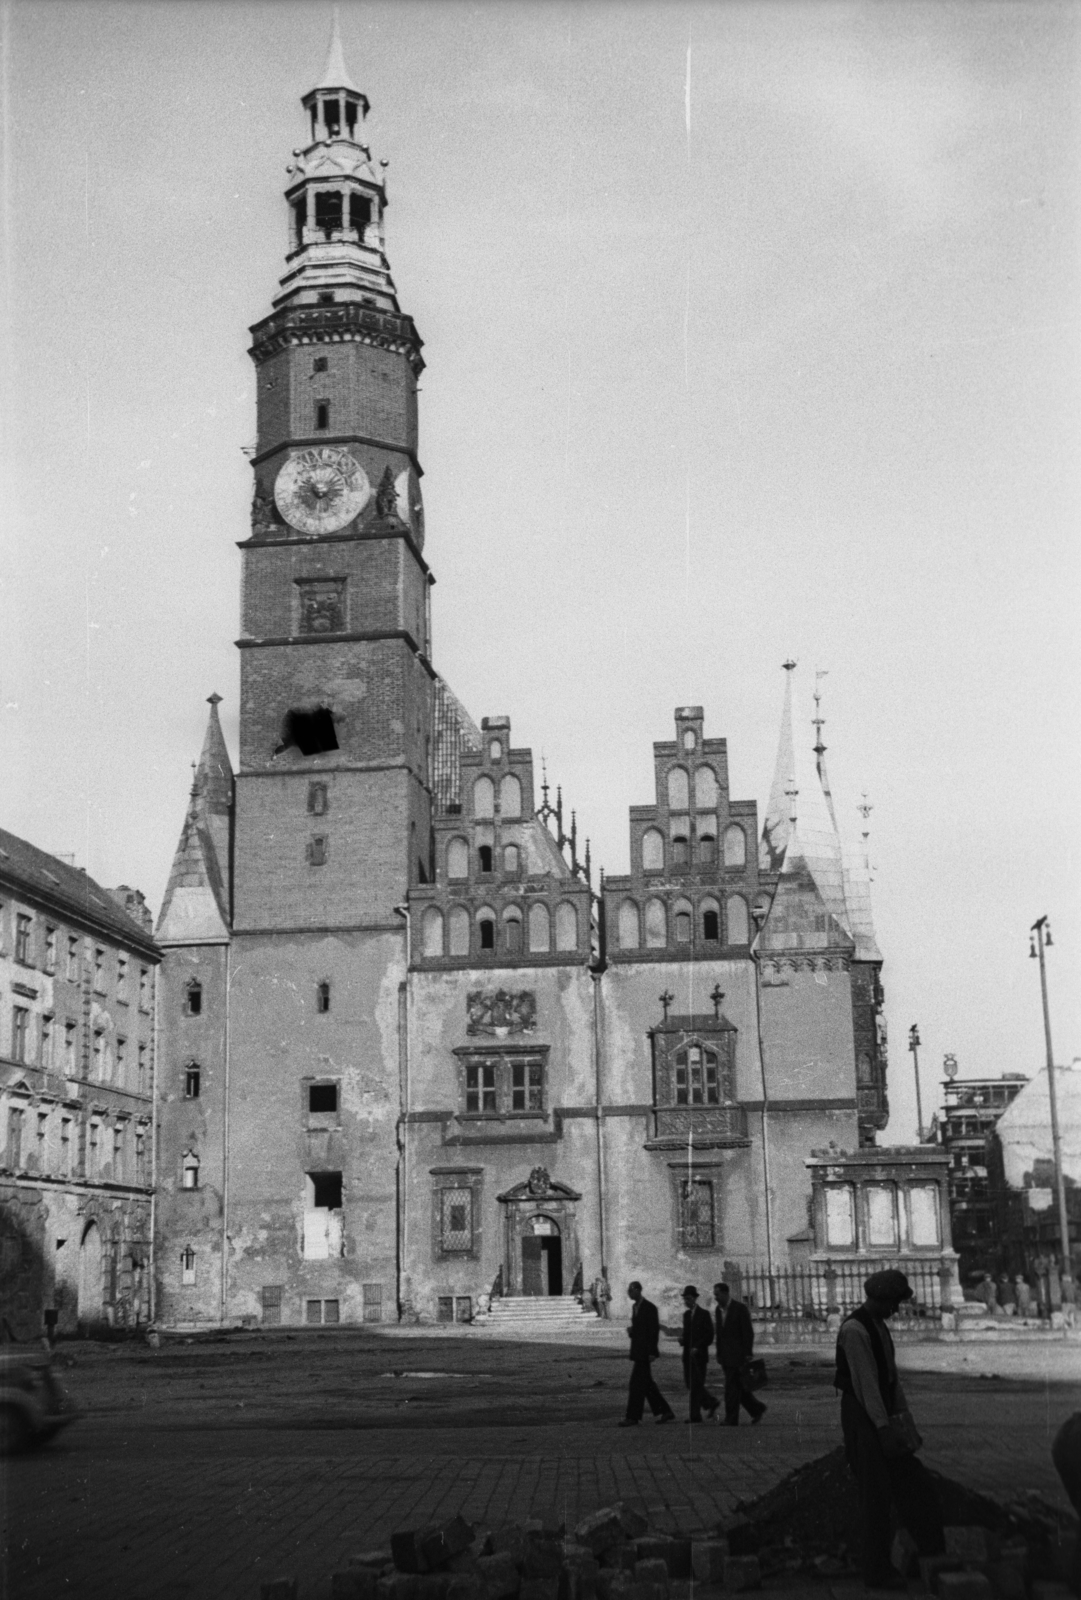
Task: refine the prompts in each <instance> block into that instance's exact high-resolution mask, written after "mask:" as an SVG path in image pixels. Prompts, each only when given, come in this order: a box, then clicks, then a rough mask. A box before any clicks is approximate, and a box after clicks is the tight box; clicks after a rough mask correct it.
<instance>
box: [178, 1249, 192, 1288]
mask: <svg viewBox="0 0 1081 1600" xmlns="http://www.w3.org/2000/svg"><path fill="white" fill-rule="evenodd" d="M180 1281H181V1283H183V1284H191V1283H194V1282H195V1251H194V1250H193V1249H192V1247H191V1245H190V1244H189V1245H187V1246H186V1247H185V1249H183V1250H182V1251H181V1252H180Z"/></svg>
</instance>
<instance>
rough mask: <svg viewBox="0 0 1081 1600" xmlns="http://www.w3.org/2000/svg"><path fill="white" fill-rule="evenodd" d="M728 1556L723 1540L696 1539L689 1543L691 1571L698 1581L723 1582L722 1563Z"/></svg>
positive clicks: (726, 1546)
mask: <svg viewBox="0 0 1081 1600" xmlns="http://www.w3.org/2000/svg"><path fill="white" fill-rule="evenodd" d="M728 1558H729V1557H728V1544H727V1542H726V1541H725V1540H723V1539H698V1540H696V1541H695V1542H694V1543H693V1544H692V1545H691V1572H692V1574H693V1576H694V1577H695V1578H696V1579H697V1580H698V1582H699V1583H723V1582H724V1564H725V1561H726V1560H727V1559H728ZM732 1559H733V1560H735V1559H737V1558H736V1557H732Z"/></svg>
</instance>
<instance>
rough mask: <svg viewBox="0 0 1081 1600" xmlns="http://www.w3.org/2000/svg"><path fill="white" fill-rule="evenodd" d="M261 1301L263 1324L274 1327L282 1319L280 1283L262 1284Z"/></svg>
mask: <svg viewBox="0 0 1081 1600" xmlns="http://www.w3.org/2000/svg"><path fill="white" fill-rule="evenodd" d="M260 1298H261V1299H262V1302H263V1324H264V1326H265V1327H268V1328H276V1327H277V1326H278V1324H279V1323H280V1322H281V1319H282V1288H281V1284H280V1283H268V1284H264V1286H263V1289H262V1292H261V1296H260Z"/></svg>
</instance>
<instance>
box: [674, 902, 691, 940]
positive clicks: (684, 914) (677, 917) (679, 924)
mask: <svg viewBox="0 0 1081 1600" xmlns="http://www.w3.org/2000/svg"><path fill="white" fill-rule="evenodd" d="M691 926H692V925H691V908H690V906H689V905H688V904H687V902H686V900H677V902H676V906H675V911H674V912H673V933H674V935H675V940H676V943H677V944H690V942H691Z"/></svg>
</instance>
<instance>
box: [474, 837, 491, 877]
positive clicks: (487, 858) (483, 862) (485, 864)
mask: <svg viewBox="0 0 1081 1600" xmlns="http://www.w3.org/2000/svg"><path fill="white" fill-rule="evenodd" d="M477 859H478V861H479V863H480V870H481V872H491V870H492V847H491V845H490V844H482V845H480V846H479V847H478V849H477Z"/></svg>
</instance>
